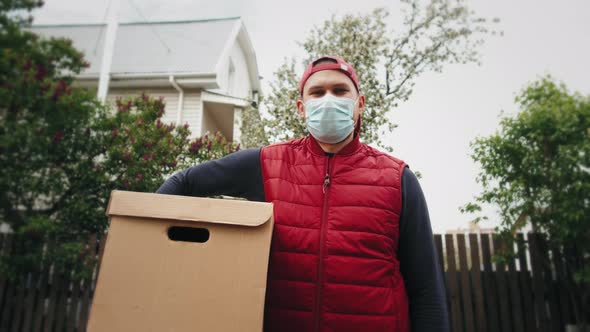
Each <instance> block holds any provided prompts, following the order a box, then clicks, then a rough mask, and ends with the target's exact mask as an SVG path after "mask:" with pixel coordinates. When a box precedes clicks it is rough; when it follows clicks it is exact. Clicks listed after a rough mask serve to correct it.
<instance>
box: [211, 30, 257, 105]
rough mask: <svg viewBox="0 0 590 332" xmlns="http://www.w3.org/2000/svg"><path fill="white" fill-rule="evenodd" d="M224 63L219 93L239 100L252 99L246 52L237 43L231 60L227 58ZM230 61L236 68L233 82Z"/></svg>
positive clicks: (231, 53)
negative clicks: (230, 77) (230, 76)
mask: <svg viewBox="0 0 590 332" xmlns="http://www.w3.org/2000/svg"><path fill="white" fill-rule="evenodd" d="M223 61H224V65H223V68H222V69H221V73H219V78H218V82H219V89H218V90H217V91H219V92H221V93H224V94H228V95H230V96H234V97H238V98H248V97H250V90H251V85H250V75H249V73H248V64H247V62H246V57H245V55H244V51H243V50H242V47H241V46H240V44H239V43H238V42H237V41H236V42H235V43H234V45H233V46H232V48H231V51H230V55H229V58H226V59H224V60H223ZM230 61H231V63H233V66H234V68H235V71H234V73H233V78H232V79H231V82H230V80H229V75H230V70H229V69H230ZM230 83H231V84H230ZM230 85H231V86H230Z"/></svg>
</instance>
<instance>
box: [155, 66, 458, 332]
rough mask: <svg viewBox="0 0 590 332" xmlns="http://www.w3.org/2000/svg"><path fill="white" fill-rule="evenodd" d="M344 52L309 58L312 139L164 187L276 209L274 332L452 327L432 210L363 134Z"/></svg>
mask: <svg viewBox="0 0 590 332" xmlns="http://www.w3.org/2000/svg"><path fill="white" fill-rule="evenodd" d="M360 87H361V86H360V84H359V81H358V77H357V75H356V73H355V70H354V69H353V68H352V66H350V65H349V64H348V63H346V62H345V61H344V60H342V59H340V58H337V57H328V56H326V57H321V58H319V59H317V60H315V61H313V62H312V63H310V64H309V66H308V67H307V69H306V70H305V72H304V73H303V77H302V78H301V82H300V97H301V99H300V100H298V101H297V112H298V113H299V115H300V116H301V118H302V119H304V120H305V123H306V126H307V129H308V131H309V133H310V135H308V136H307V137H304V138H299V139H295V140H292V141H288V142H284V143H279V144H274V145H270V146H266V147H263V148H261V149H249V150H242V151H239V152H236V153H233V154H230V155H228V156H226V157H224V158H221V159H218V160H214V161H209V162H206V163H203V164H200V165H197V166H193V167H191V168H188V169H186V170H184V171H181V172H178V173H176V174H174V175H173V176H172V177H170V178H169V179H168V180H167V181H166V182H165V183H164V184H162V186H161V187H160V188H159V189H158V193H161V194H173V195H190V196H210V195H230V196H239V197H245V198H247V199H250V200H255V201H266V202H272V203H273V205H274V222H275V226H274V232H273V238H272V245H271V249H270V260H269V271H268V280H267V289H266V303H265V317H264V326H265V331H266V332H275V331H276V332H307V331H315V332H320V331H322V332H323V331H325V332H328V331H329V332H353V331H366V332H398V331H399V332H407V331H421V332H427V331H428V332H432V331H449V323H448V315H447V308H446V297H445V288H444V283H443V278H442V273H441V270H440V265H439V263H438V260H437V255H436V251H435V249H434V243H433V237H432V230H431V226H430V220H429V216H428V209H427V206H426V202H425V199H424V195H423V193H422V190H421V188H420V185H419V183H418V181H417V179H416V177H415V176H414V174H413V173H412V172H411V171H410V170H409V168H408V167H407V165H406V164H405V163H404V162H403V161H401V160H399V159H396V158H394V157H392V156H390V155H388V154H385V153H382V152H380V151H378V150H376V149H373V148H371V147H369V146H367V145H365V144H362V143H361V142H360V141H359V131H360V129H361V114H362V112H363V108H364V106H365V97H364V96H363V95H362V94H361V89H360Z"/></svg>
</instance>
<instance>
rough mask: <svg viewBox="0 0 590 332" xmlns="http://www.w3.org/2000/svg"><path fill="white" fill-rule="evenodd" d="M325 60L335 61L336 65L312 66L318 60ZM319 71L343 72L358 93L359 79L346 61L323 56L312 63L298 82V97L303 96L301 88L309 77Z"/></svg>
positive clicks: (329, 63) (328, 63) (326, 63)
mask: <svg viewBox="0 0 590 332" xmlns="http://www.w3.org/2000/svg"><path fill="white" fill-rule="evenodd" d="M325 59H330V60H334V61H336V63H331V62H325V63H322V64H319V65H317V66H314V64H316V63H318V62H319V61H320V60H325ZM321 70H339V71H341V72H343V73H344V74H346V76H348V77H349V78H350V80H351V81H352V83H353V84H354V87H355V88H356V91H357V92H358V91H359V79H358V77H357V76H356V72H355V71H354V68H352V66H351V65H349V64H348V63H347V62H346V61H344V60H342V59H341V58H338V57H335V56H323V57H320V58H317V59H315V60H314V61H312V62H311V63H310V64H309V66H307V68H306V69H305V71H304V72H303V76H302V77H301V81H300V82H299V95H301V96H303V86H304V85H305V82H307V80H308V79H309V77H310V76H311V75H313V74H314V73H317V72H318V71H321Z"/></svg>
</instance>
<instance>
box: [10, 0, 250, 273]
mask: <svg viewBox="0 0 590 332" xmlns="http://www.w3.org/2000/svg"><path fill="white" fill-rule="evenodd" d="M0 1H1V3H0V4H1V6H0V45H2V47H1V48H0V82H1V83H0V170H1V172H0V187H1V188H2V191H0V223H4V224H7V225H8V226H9V227H10V228H11V229H12V231H13V232H14V234H13V235H14V236H13V240H14V242H15V243H17V245H16V246H15V247H14V251H13V252H12V253H11V254H10V255H4V256H1V257H0V273H1V274H3V275H8V276H16V275H19V274H20V273H21V272H22V271H28V270H35V269H39V268H41V267H42V266H45V267H47V266H49V264H52V265H53V266H54V268H55V269H57V270H58V271H73V272H74V275H77V276H84V275H87V274H88V273H89V271H91V270H90V269H88V267H92V266H94V263H95V262H94V261H93V260H94V255H88V249H87V248H86V243H87V241H88V238H89V237H90V235H91V234H96V233H99V234H100V233H102V232H104V230H105V229H106V227H107V222H108V221H107V218H106V217H105V215H104V212H105V208H106V204H107V201H108V197H109V195H110V192H111V191H112V190H114V189H123V190H132V191H145V192H154V191H155V190H156V189H157V188H158V186H159V185H160V184H161V183H162V182H163V180H164V177H165V176H166V175H168V174H170V173H172V172H174V171H175V170H177V169H179V168H184V167H187V166H189V165H191V164H194V163H197V162H202V161H205V160H208V159H210V158H217V157H220V156H222V155H224V154H227V153H230V152H232V151H235V150H236V149H238V148H239V147H237V146H234V145H233V143H231V142H227V141H226V140H225V139H224V138H223V137H222V136H220V134H214V135H213V136H212V137H209V135H207V136H205V137H203V138H199V139H196V140H194V141H193V142H189V136H190V132H189V130H188V126H186V125H185V126H176V125H173V124H164V123H162V121H161V118H162V115H163V114H164V108H165V104H164V101H163V100H162V99H155V98H152V97H150V96H148V95H145V94H142V95H140V96H135V97H131V98H127V99H119V100H117V103H116V109H115V110H109V109H108V108H107V107H105V106H103V105H101V104H100V103H99V102H98V101H97V100H96V98H95V95H94V93H93V92H89V91H87V90H85V89H82V88H79V87H74V86H73V85H72V83H73V81H74V78H75V75H77V74H79V73H80V72H81V71H82V70H83V69H84V68H85V67H86V66H87V63H86V62H85V61H84V59H83V56H82V54H81V53H80V52H78V51H77V50H75V49H74V48H73V47H72V45H71V42H70V41H68V40H65V39H48V40H47V39H41V38H39V37H38V36H36V35H34V34H32V33H30V32H27V31H25V30H23V29H22V28H23V27H24V26H26V25H27V24H29V22H30V20H29V19H27V18H23V17H21V16H19V15H18V13H22V12H23V10H24V11H25V12H26V11H27V10H31V9H32V8H34V7H36V6H38V5H40V4H39V3H37V2H34V1H27V0H0ZM15 11H19V12H15ZM48 243H49V244H52V245H49V246H47V245H46V244H48Z"/></svg>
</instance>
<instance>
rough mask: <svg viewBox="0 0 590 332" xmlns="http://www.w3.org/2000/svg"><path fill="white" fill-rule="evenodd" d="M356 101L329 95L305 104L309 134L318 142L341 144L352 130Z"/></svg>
mask: <svg viewBox="0 0 590 332" xmlns="http://www.w3.org/2000/svg"><path fill="white" fill-rule="evenodd" d="M355 105H356V100H355V99H351V98H346V97H335V96H333V95H331V94H329V93H327V94H326V95H324V96H323V97H321V98H314V99H310V100H308V101H307V102H306V103H305V122H306V126H307V130H308V131H309V133H310V134H311V135H312V136H313V137H315V139H317V140H318V141H320V142H323V143H328V144H335V143H339V142H342V141H343V140H344V139H345V138H346V137H348V135H350V133H351V132H352V131H353V130H354V120H353V114H354V107H355Z"/></svg>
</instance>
